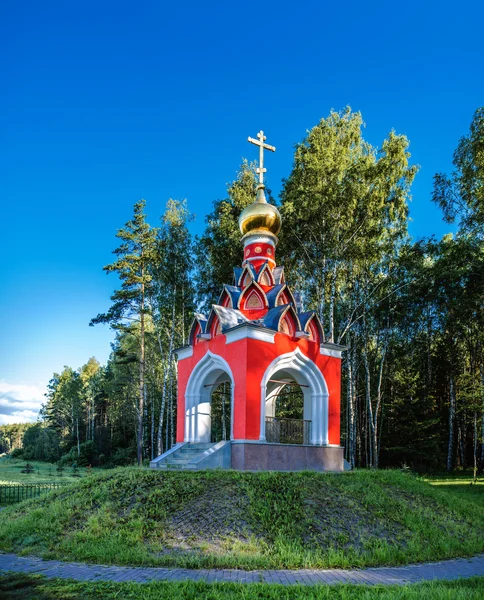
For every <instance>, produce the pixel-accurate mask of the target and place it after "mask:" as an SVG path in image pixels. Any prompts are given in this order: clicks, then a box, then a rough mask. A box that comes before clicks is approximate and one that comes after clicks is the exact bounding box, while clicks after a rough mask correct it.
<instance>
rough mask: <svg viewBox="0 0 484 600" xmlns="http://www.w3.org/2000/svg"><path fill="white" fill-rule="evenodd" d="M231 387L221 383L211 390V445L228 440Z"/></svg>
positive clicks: (230, 417) (226, 382)
mask: <svg viewBox="0 0 484 600" xmlns="http://www.w3.org/2000/svg"><path fill="white" fill-rule="evenodd" d="M231 399H232V385H231V382H230V381H223V382H222V383H219V384H218V385H217V386H214V389H213V390H212V396H211V399H210V420H211V426H210V441H211V442H213V443H217V442H222V441H223V442H225V441H226V440H230V427H231V422H232V402H231Z"/></svg>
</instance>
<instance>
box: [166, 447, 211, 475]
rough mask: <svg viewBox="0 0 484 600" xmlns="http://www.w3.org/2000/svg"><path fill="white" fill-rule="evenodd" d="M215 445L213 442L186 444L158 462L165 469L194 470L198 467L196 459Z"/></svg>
mask: <svg viewBox="0 0 484 600" xmlns="http://www.w3.org/2000/svg"><path fill="white" fill-rule="evenodd" d="M213 446H215V444H214V443H213V444H212V443H208V442H206V443H205V442H204V443H200V444H195V443H189V444H185V445H184V446H183V447H182V448H179V449H178V450H176V451H175V452H173V453H172V454H170V455H169V456H167V457H166V458H165V459H164V460H163V461H162V462H161V463H159V464H158V466H157V468H158V469H165V470H170V469H171V470H194V469H196V468H197V466H196V460H197V459H198V458H199V457H200V456H201V455H202V454H203V453H204V452H206V451H207V450H209V449H210V448H212V447H213Z"/></svg>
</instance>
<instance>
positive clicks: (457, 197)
mask: <svg viewBox="0 0 484 600" xmlns="http://www.w3.org/2000/svg"><path fill="white" fill-rule="evenodd" d="M452 164H453V165H454V167H455V169H454V171H453V172H452V174H451V175H450V176H448V175H446V174H445V173H437V174H436V175H435V176H434V190H433V195H432V199H433V201H434V202H435V203H436V204H438V205H439V206H440V208H441V209H442V211H443V213H444V219H445V220H446V221H447V222H448V223H454V222H455V221H456V220H457V221H458V222H459V225H460V231H461V232H462V233H464V232H467V233H472V234H474V235H478V236H479V237H480V238H482V236H483V235H484V106H482V107H481V108H478V109H477V110H476V112H475V113H474V117H473V119H472V122H471V126H470V131H469V134H468V135H466V136H463V137H462V138H461V140H460V141H459V144H458V146H457V149H456V150H455V152H454V158H453V161H452Z"/></svg>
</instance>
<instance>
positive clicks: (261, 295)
mask: <svg viewBox="0 0 484 600" xmlns="http://www.w3.org/2000/svg"><path fill="white" fill-rule="evenodd" d="M254 294H255V296H256V297H257V298H258V302H257V306H255V303H254V304H253V306H252V308H259V309H262V308H267V307H268V306H269V303H268V301H267V296H266V293H265V292H264V290H263V289H262V288H261V287H260V285H259V284H258V283H256V282H255V281H252V283H251V284H250V285H248V286H247V287H246V288H245V289H244V291H243V292H242V294H241V295H240V298H239V305H238V307H237V308H239V309H240V310H251V307H250V306H248V302H249V299H250V298H252V297H254Z"/></svg>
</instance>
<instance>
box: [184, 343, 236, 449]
mask: <svg viewBox="0 0 484 600" xmlns="http://www.w3.org/2000/svg"><path fill="white" fill-rule="evenodd" d="M210 375H213V379H214V381H212V382H210V383H217V381H218V380H219V379H220V382H222V381H223V380H224V379H223V378H224V377H227V376H228V377H229V379H230V382H231V398H230V407H231V413H230V414H231V422H230V439H232V437H233V415H234V390H235V381H234V376H233V374H232V370H231V369H230V366H229V364H228V362H227V361H226V360H225V359H224V358H222V357H221V356H219V355H218V354H213V353H212V352H210V350H208V351H207V353H206V354H205V355H204V356H203V358H202V359H201V360H200V361H199V362H198V363H197V364H196V365H195V368H194V369H193V371H192V372H191V374H190V377H189V378H188V382H187V387H186V390H185V432H184V441H185V442H195V443H199V442H210V430H211V413H210V397H211V395H212V391H213V389H214V387H215V386H209V387H205V384H206V382H207V379H208V377H209V376H210Z"/></svg>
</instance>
